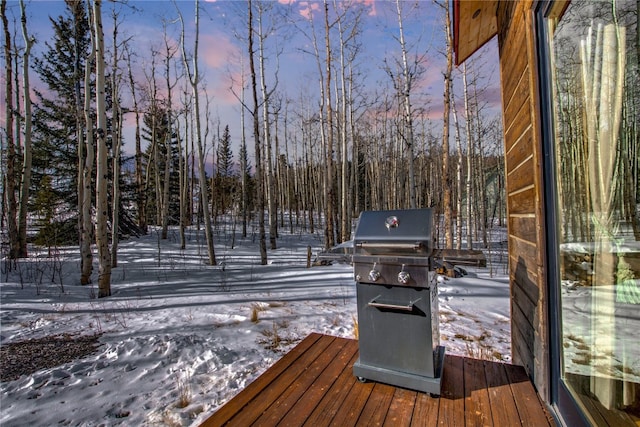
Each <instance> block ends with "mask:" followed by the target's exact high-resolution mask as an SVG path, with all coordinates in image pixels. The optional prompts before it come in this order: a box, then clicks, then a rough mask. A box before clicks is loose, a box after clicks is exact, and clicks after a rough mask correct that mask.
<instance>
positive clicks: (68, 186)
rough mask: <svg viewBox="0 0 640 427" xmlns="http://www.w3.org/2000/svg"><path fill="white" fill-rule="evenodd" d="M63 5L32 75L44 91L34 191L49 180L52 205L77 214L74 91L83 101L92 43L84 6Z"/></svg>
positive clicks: (36, 128) (37, 118) (36, 131)
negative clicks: (53, 192) (62, 13)
mask: <svg viewBox="0 0 640 427" xmlns="http://www.w3.org/2000/svg"><path fill="white" fill-rule="evenodd" d="M65 3H66V6H67V9H66V11H65V12H66V14H65V15H64V16H59V17H57V18H50V22H51V24H52V26H53V31H54V34H53V38H52V40H51V41H47V42H45V46H46V49H45V50H44V51H43V53H42V55H41V56H39V57H35V58H34V69H35V71H36V72H37V73H38V75H39V78H40V80H41V81H42V82H43V83H44V85H45V87H46V90H45V91H39V90H35V94H36V102H35V105H34V112H33V117H34V121H33V178H32V183H34V185H37V184H38V183H40V182H42V181H43V179H45V177H46V176H50V177H52V178H53V179H52V180H51V186H52V189H54V190H55V194H57V195H58V196H59V197H58V198H57V199H56V200H55V201H54V202H53V203H55V205H56V207H57V208H58V210H59V211H64V212H77V206H78V202H77V196H78V194H77V175H78V153H77V147H78V141H77V137H76V135H77V133H76V126H77V122H76V111H77V110H76V103H77V102H78V100H77V99H76V96H77V95H76V93H77V92H76V91H79V93H80V96H81V97H84V94H83V93H82V91H83V84H82V80H83V77H84V69H85V67H86V66H87V64H85V58H86V57H87V53H88V52H89V49H90V43H91V41H90V35H89V24H88V21H87V16H86V10H85V3H84V2H83V1H74V0H65ZM76 49H77V53H78V57H79V61H78V63H77V64H76ZM34 194H35V191H34ZM63 220H66V221H71V220H73V218H68V217H66V218H63ZM63 241H65V242H66V243H72V242H77V235H76V234H75V233H70V235H69V236H64V238H62V239H61V240H60V241H59V242H58V243H62V242H63Z"/></svg>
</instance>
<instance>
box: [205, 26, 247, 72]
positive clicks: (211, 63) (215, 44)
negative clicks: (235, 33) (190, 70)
mask: <svg viewBox="0 0 640 427" xmlns="http://www.w3.org/2000/svg"><path fill="white" fill-rule="evenodd" d="M201 37H202V44H201V46H202V52H201V53H200V55H201V58H202V60H203V61H204V63H205V65H207V66H208V67H210V68H213V69H219V68H225V67H226V66H227V65H228V64H229V62H231V61H232V59H233V58H238V57H239V56H240V52H239V49H238V47H237V46H236V45H235V44H234V43H233V42H232V41H231V40H230V39H229V38H228V37H227V36H226V35H224V34H221V33H215V34H213V33H212V34H206V35H202V36H201Z"/></svg>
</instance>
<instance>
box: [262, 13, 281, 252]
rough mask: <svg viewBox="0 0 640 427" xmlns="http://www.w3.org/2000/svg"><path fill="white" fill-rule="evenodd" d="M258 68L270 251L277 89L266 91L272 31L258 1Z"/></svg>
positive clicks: (274, 226)
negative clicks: (273, 121)
mask: <svg viewBox="0 0 640 427" xmlns="http://www.w3.org/2000/svg"><path fill="white" fill-rule="evenodd" d="M257 4H258V18H257V21H258V30H257V31H258V34H257V36H258V67H259V69H260V91H261V93H262V127H263V135H264V145H265V146H266V149H267V152H266V159H265V160H266V161H265V163H266V167H267V176H266V178H267V192H266V193H267V207H268V211H269V247H270V248H271V249H272V250H275V249H277V243H276V237H277V235H278V229H277V227H278V221H277V212H276V194H275V193H276V186H275V182H274V171H273V169H274V168H273V154H272V141H271V122H270V121H269V108H270V106H271V95H272V94H273V92H274V91H275V89H276V87H277V83H278V82H277V79H276V82H275V84H274V86H273V88H272V89H271V90H267V83H266V75H265V74H266V70H265V47H264V42H265V39H266V38H267V36H268V35H269V33H270V32H271V31H272V30H273V29H272V28H269V29H268V30H267V31H265V30H264V28H263V20H264V13H265V9H264V8H265V5H266V4H267V3H265V2H263V1H258V3H257Z"/></svg>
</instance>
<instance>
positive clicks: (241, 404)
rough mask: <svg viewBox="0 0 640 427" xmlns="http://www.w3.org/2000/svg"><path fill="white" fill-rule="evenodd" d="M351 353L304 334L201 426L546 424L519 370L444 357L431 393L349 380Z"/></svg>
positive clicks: (352, 348) (335, 342)
mask: <svg viewBox="0 0 640 427" xmlns="http://www.w3.org/2000/svg"><path fill="white" fill-rule="evenodd" d="M357 357H358V343H357V341H354V340H349V339H345V338H337V337H331V336H327V335H320V334H311V335H309V336H308V337H307V338H305V339H304V340H303V341H301V342H300V344H298V345H297V346H296V347H295V348H293V349H292V350H291V351H290V352H289V353H287V354H286V355H285V356H284V357H283V358H282V359H280V360H279V361H278V362H276V363H275V364H274V365H273V366H272V367H271V368H269V369H268V370H267V371H266V372H265V373H264V374H262V375H261V376H260V377H258V378H257V379H256V380H255V381H254V382H252V383H251V384H249V385H248V386H247V387H246V388H245V389H244V390H243V391H241V392H240V393H239V394H238V395H237V396H235V397H234V398H233V399H231V400H230V401H229V402H227V403H226V404H225V405H223V406H222V407H220V408H219V409H218V411H216V412H215V413H214V414H213V415H211V416H210V417H209V418H208V419H207V420H206V421H205V422H204V423H203V424H202V426H204V427H210V426H223V425H232V426H249V425H256V426H275V425H281V426H302V425H307V426H330V425H335V426H368V425H387V426H394V427H395V426H412V427H415V426H436V425H442V426H447V425H449V426H465V425H466V426H505V425H527V426H529V425H531V426H550V425H554V424H553V419H552V418H551V417H550V416H549V413H548V412H547V410H546V408H544V406H543V405H542V403H541V400H540V398H539V396H538V395H537V394H536V392H535V389H534V387H533V385H532V384H531V382H530V381H529V379H528V377H527V376H526V374H525V372H524V369H523V368H522V367H518V366H512V365H506V364H502V363H496V362H488V361H482V360H476V359H470V358H464V357H459V356H453V355H447V356H446V357H445V364H444V373H443V378H442V393H441V396H440V397H432V396H430V395H429V394H428V393H421V392H416V391H412V390H407V389H404V388H399V387H394V386H390V385H387V384H381V383H373V382H366V383H361V382H359V381H357V380H356V378H355V377H354V376H353V373H352V368H353V364H354V362H355V361H356V360H357Z"/></svg>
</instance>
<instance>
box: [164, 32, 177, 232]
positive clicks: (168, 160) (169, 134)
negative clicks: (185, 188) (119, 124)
mask: <svg viewBox="0 0 640 427" xmlns="http://www.w3.org/2000/svg"><path fill="white" fill-rule="evenodd" d="M164 46H165V58H164V60H165V64H164V66H165V68H164V72H165V79H166V84H167V103H166V104H167V105H166V108H165V114H166V120H167V131H166V137H165V142H164V145H165V158H164V180H163V181H164V187H163V191H162V214H161V216H162V236H161V238H162V239H166V238H167V233H168V230H169V197H170V195H169V188H170V178H171V165H172V164H173V150H172V149H171V142H172V138H173V129H172V122H173V117H172V113H173V102H172V92H173V87H174V86H175V83H174V84H171V60H172V58H173V56H174V54H175V49H172V47H171V45H170V44H169V39H168V37H167V34H166V28H165V34H164Z"/></svg>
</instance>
